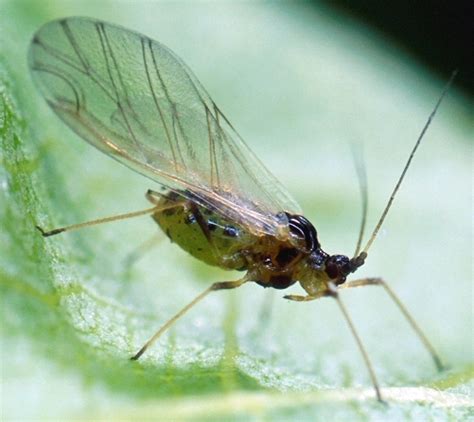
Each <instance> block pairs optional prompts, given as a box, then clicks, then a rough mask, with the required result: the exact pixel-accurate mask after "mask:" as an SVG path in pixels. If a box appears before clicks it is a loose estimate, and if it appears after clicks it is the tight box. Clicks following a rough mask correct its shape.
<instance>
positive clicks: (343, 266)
mask: <svg viewBox="0 0 474 422" xmlns="http://www.w3.org/2000/svg"><path fill="white" fill-rule="evenodd" d="M366 256H367V255H366V254H364V253H362V254H360V255H359V256H357V257H355V258H352V259H350V258H349V257H347V256H345V255H331V256H329V257H328V258H327V259H326V262H325V271H326V274H327V275H328V277H329V278H330V279H331V280H334V281H335V282H336V284H342V283H344V281H346V277H347V276H348V275H349V274H351V273H353V272H355V271H356V270H357V268H359V267H360V266H361V265H364V260H365V258H366Z"/></svg>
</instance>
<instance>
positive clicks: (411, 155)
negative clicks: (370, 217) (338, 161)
mask: <svg viewBox="0 0 474 422" xmlns="http://www.w3.org/2000/svg"><path fill="white" fill-rule="evenodd" d="M457 73H458V71H457V69H456V70H455V71H453V73H452V74H451V77H450V78H449V81H448V82H447V83H446V85H445V87H444V89H443V92H442V93H441V95H440V97H439V99H438V102H437V103H436V105H435V107H434V109H433V111H432V112H431V114H430V116H429V117H428V120H427V121H426V123H425V126H424V127H423V129H422V131H421V133H420V135H419V136H418V139H417V140H416V143H415V146H414V147H413V149H412V151H411V153H410V156H409V157H408V160H407V163H406V164H405V167H404V168H403V171H402V174H401V175H400V177H399V179H398V182H397V184H396V185H395V188H394V189H393V192H392V194H391V195H390V198H389V200H388V203H387V205H386V206H385V209H384V210H383V212H382V215H381V217H380V219H379V221H378V223H377V225H376V226H375V229H374V231H373V232H372V235H371V236H370V239H369V241H368V242H367V244H366V245H365V248H364V249H363V251H362V252H361V254H365V255H367V251H368V250H369V248H370V246H371V245H372V242H373V241H374V240H375V238H376V237H377V234H378V232H379V230H380V227H381V226H382V224H383V222H384V220H385V217H386V216H387V213H388V210H389V209H390V207H391V206H392V202H393V199H394V198H395V195H396V194H397V192H398V189H399V188H400V185H401V184H402V181H403V179H404V177H405V174H406V172H407V170H408V167H410V164H411V160H412V159H413V156H414V155H415V152H416V150H417V149H418V146H419V145H420V142H421V140H422V139H423V136H424V135H425V133H426V130H427V129H428V127H429V125H430V124H431V121H432V120H433V117H434V116H435V114H436V112H437V111H438V108H439V105H440V104H441V101H443V98H444V96H445V95H446V93H447V92H448V90H449V87H450V86H451V84H452V83H453V80H454V78H455V77H456V75H457Z"/></svg>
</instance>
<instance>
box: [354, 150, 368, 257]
mask: <svg viewBox="0 0 474 422" xmlns="http://www.w3.org/2000/svg"><path fill="white" fill-rule="evenodd" d="M351 150H352V158H353V161H354V166H355V170H356V173H357V180H358V182H359V192H360V198H361V202H362V215H361V220H360V227H359V236H358V237H357V244H356V248H355V251H354V255H353V256H354V257H356V256H358V255H359V252H360V248H361V246H362V239H363V238H364V233H365V226H366V223H367V208H368V203H369V194H368V187H367V171H366V169H365V162H364V154H363V151H361V149H360V148H358V149H356V148H355V146H354V144H351Z"/></svg>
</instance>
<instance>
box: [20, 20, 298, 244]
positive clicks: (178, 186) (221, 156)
mask: <svg viewBox="0 0 474 422" xmlns="http://www.w3.org/2000/svg"><path fill="white" fill-rule="evenodd" d="M29 62H30V68H31V70H32V73H33V75H34V79H35V82H36V83H37V85H38V86H39V88H40V90H41V91H42V93H43V95H44V96H45V98H46V100H47V102H48V104H49V105H50V106H51V108H52V109H53V110H54V111H55V112H56V113H57V114H58V115H59V117H61V119H62V120H64V121H65V122H66V123H67V124H68V125H69V126H70V127H71V128H72V129H73V130H74V131H75V132H77V133H78V134H79V135H80V136H81V137H83V138H84V139H85V140H87V141H88V142H89V143H91V144H92V145H94V146H95V147H96V148H98V149H99V150H101V151H103V152H105V153H106V154H108V155H110V156H112V157H113V158H115V159H116V160H118V161H120V162H122V163H123V164H125V165H127V166H128V167H130V168H132V169H133V170H135V171H137V172H139V173H142V174H143V175H145V176H147V177H149V178H151V179H152V180H154V181H156V182H159V183H160V184H162V185H164V186H166V187H168V188H169V189H171V190H175V191H178V192H180V193H181V194H182V195H184V196H187V197H188V198H190V199H192V200H194V201H196V202H198V203H199V204H200V205H202V206H204V207H207V208H210V209H212V210H213V211H214V212H218V213H220V214H222V215H223V216H225V217H227V218H231V219H233V220H235V221H236V222H237V223H239V224H241V225H243V226H245V227H246V228H247V229H248V230H250V231H253V232H260V233H267V234H272V235H278V234H279V233H282V229H284V228H285V227H286V225H287V220H286V216H285V215H284V214H283V213H282V211H286V212H289V213H298V214H299V213H301V211H300V209H299V207H298V205H297V204H296V202H295V201H294V200H293V199H292V198H291V196H290V195H289V193H288V192H286V190H285V189H284V188H283V187H282V186H281V185H280V184H279V182H278V181H277V180H276V179H275V178H274V177H273V176H272V175H271V173H270V172H269V171H268V170H267V169H266V168H265V167H264V166H263V164H262V163H261V162H260V161H259V160H258V158H257V157H256V156H255V155H254V154H253V153H252V152H251V151H250V150H249V148H248V147H247V145H246V144H245V143H244V141H243V140H242V139H241V138H240V136H239V135H238V134H237V132H236V131H235V130H234V128H233V127H232V125H231V124H230V122H229V121H228V120H227V119H226V117H225V116H224V115H223V114H222V112H221V111H220V110H219V108H218V107H217V105H216V104H215V103H214V102H213V101H212V99H211V98H210V97H209V95H208V94H207V92H206V91H205V89H204V88H203V87H202V85H201V84H200V83H199V81H198V80H197V78H196V77H195V76H194V75H193V73H192V72H191V71H190V70H189V68H188V67H187V66H186V65H185V64H184V63H183V62H182V61H181V59H179V58H178V57H177V56H176V55H175V54H174V53H173V52H172V51H171V50H169V49H168V48H167V47H165V46H164V45H162V44H160V43H158V42H156V41H153V40H151V39H149V38H147V37H145V36H142V35H140V34H138V33H135V32H133V31H129V30H126V29H123V28H120V27H118V26H114V25H110V24H107V23H104V22H100V21H95V20H92V19H88V18H69V19H63V20H59V21H53V22H50V23H48V24H46V25H45V26H43V27H42V28H41V29H40V30H39V31H38V32H37V33H36V35H35V36H34V38H33V40H32V43H31V46H30V54H29Z"/></svg>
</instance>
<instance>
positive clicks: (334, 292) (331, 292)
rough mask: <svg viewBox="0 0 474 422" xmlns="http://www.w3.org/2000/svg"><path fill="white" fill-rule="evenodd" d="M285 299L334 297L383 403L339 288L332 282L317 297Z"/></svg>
mask: <svg viewBox="0 0 474 422" xmlns="http://www.w3.org/2000/svg"><path fill="white" fill-rule="evenodd" d="M284 297H285V299H288V300H293V301H296V302H308V301H311V300H316V299H319V298H322V297H332V298H334V299H335V300H336V302H337V304H338V306H339V309H340V310H341V312H342V315H343V316H344V319H345V320H346V323H347V325H348V327H349V329H350V331H351V333H352V336H353V337H354V340H355V341H356V343H357V347H358V348H359V351H360V353H361V355H362V358H363V359H364V362H365V366H366V367H367V371H368V372H369V376H370V379H371V380H372V385H373V386H374V390H375V395H376V396H377V400H378V401H379V402H383V399H382V393H381V392H380V386H379V383H378V381H377V377H376V375H375V372H374V368H373V365H372V362H371V361H370V359H369V355H368V353H367V351H366V349H365V346H364V344H363V343H362V340H361V338H360V336H359V333H358V332H357V330H356V328H355V326H354V323H353V322H352V319H351V317H350V316H349V312H348V311H347V309H346V307H345V305H344V303H343V302H342V300H341V298H340V297H339V292H338V288H337V286H336V285H335V284H334V283H331V282H330V283H328V286H327V290H324V291H322V292H320V293H318V294H316V295H308V296H300V295H287V296H284Z"/></svg>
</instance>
